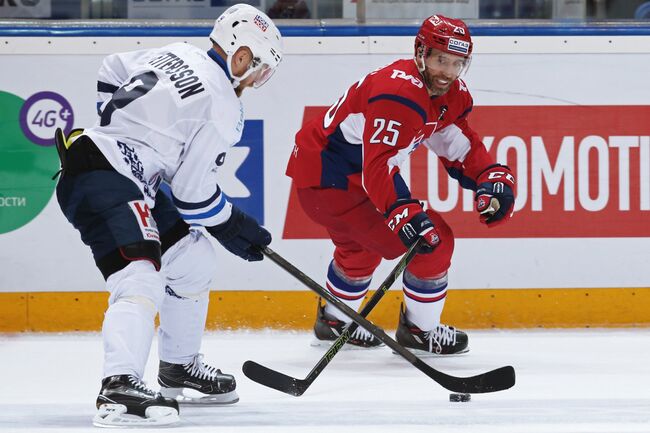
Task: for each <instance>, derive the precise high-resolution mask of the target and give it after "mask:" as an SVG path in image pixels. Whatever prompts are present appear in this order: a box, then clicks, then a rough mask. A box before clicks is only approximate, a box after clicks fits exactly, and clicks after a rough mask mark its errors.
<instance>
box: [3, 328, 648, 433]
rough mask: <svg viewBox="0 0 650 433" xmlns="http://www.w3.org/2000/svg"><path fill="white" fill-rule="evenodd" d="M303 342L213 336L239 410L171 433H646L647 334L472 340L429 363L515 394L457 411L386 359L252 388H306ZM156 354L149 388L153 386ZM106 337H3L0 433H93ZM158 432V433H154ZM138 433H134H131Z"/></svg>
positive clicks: (485, 398)
mask: <svg viewBox="0 0 650 433" xmlns="http://www.w3.org/2000/svg"><path fill="white" fill-rule="evenodd" d="M311 338H312V337H311V334H309V333H306V332H277V331H260V332H257V331H256V332H252V331H251V332H245V331H235V332H216V333H210V334H208V335H206V337H205V339H204V343H203V348H202V351H203V352H204V353H205V355H206V361H208V362H211V363H212V364H214V365H215V366H217V367H219V368H221V369H222V370H224V371H225V372H228V373H234V374H235V376H236V377H237V380H238V392H239V395H240V397H241V400H240V402H239V403H237V404H235V405H231V406H225V407H193V408H185V407H184V408H182V409H181V418H182V422H181V424H179V425H178V427H175V428H172V429H171V430H170V429H165V430H167V431H170V432H171V431H173V432H216V433H220V432H236V433H258V432H259V433H280V432H282V433H284V432H287V433H313V432H327V433H371V432H372V433H388V432H391V433H393V432H395V433H402V432H404V433H419V432H427V433H447V432H449V433H465V432H468V433H469V432H472V433H505V432H517V433H537V432H544V433H546V432H548V433H564V432H567V433H569V432H570V433H574V432H575V433H582V432H584V433H601V432H608V433H610V432H611V433H626V432H643V433H649V432H650V330H649V329H619V330H598V329H590V330H552V331H548V330H534V331H472V332H470V347H471V351H470V353H469V354H467V355H463V356H458V357H453V358H445V359H439V358H435V359H432V360H431V361H430V362H431V363H432V365H434V366H435V367H436V368H438V369H440V370H442V371H444V372H447V373H450V374H454V375H459V376H470V375H474V374H477V373H481V372H484V371H487V370H490V369H493V368H496V367H500V366H502V365H507V364H511V365H513V366H514V367H515V369H516V371H517V384H516V385H515V387H514V388H512V389H511V390H508V391H503V392H499V393H495V394H482V395H479V394H475V395H473V396H472V400H471V402H468V403H451V402H449V391H446V390H444V389H443V388H441V387H440V386H439V385H437V384H436V383H435V382H433V381H432V380H431V379H429V378H428V377H427V376H425V375H424V374H422V373H421V372H419V371H418V370H417V369H415V368H414V367H413V366H411V365H410V364H409V363H407V362H406V361H404V360H403V359H402V358H400V357H399V356H398V355H394V354H393V353H392V352H391V351H390V350H389V349H387V348H381V349H378V350H373V351H359V350H356V351H345V352H341V353H339V354H338V355H337V357H336V358H335V359H334V360H333V361H332V363H331V364H330V365H329V366H328V367H327V368H326V370H325V371H324V372H323V373H322V375H321V376H320V377H319V378H318V379H317V381H316V382H315V383H314V384H313V385H312V387H311V388H310V389H309V390H307V392H306V393H305V394H304V395H303V396H302V397H292V396H289V395H285V394H282V393H280V392H278V391H275V390H272V389H269V388H265V387H263V386H261V385H259V384H257V383H255V382H252V381H250V380H249V379H248V378H246V377H245V376H244V375H243V374H242V373H241V365H242V363H243V362H244V361H246V360H247V359H252V360H255V361H257V362H259V363H261V364H264V365H266V366H268V367H271V368H273V369H277V370H279V371H281V372H283V373H286V374H289V375H292V376H295V377H299V378H301V379H302V378H304V377H305V376H306V375H307V373H308V372H309V370H310V369H311V368H312V366H313V365H314V364H315V363H316V361H317V360H318V359H319V358H320V356H321V355H322V354H323V352H324V349H323V348H314V347H310V346H309V342H310V341H311ZM156 350H157V349H156V345H155V343H154V346H153V347H152V352H151V353H152V356H151V357H150V359H149V365H148V366H147V373H146V375H145V380H146V381H147V382H148V383H149V384H150V385H152V386H154V387H155V386H156V382H155V375H156V366H157V358H156V353H157V352H156ZM101 362H102V344H101V338H100V336H99V335H98V334H60V335H50V334H45V335H34V334H16V335H3V336H0V367H1V368H0V391H1V392H0V432H3V433H4V432H37V433H46V432H47V433H55V432H75V433H76V432H79V433H82V432H91V431H92V432H95V433H96V432H97V431H101V430H98V429H97V428H95V427H93V426H92V424H91V419H92V416H93V415H94V413H95V408H94V401H95V398H96V395H97V391H98V390H99V382H100V377H101ZM147 430H149V431H151V429H147ZM131 431H133V430H131Z"/></svg>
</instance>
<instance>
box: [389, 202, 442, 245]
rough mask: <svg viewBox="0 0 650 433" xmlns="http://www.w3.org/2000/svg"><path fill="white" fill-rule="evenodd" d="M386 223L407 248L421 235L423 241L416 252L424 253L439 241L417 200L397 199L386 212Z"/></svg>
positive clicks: (434, 229) (431, 223)
mask: <svg viewBox="0 0 650 433" xmlns="http://www.w3.org/2000/svg"><path fill="white" fill-rule="evenodd" d="M386 215H387V216H386V224H388V227H389V228H390V229H391V230H392V231H393V233H395V234H396V235H398V236H399V238H400V240H401V241H402V243H403V244H404V245H406V248H409V247H410V246H411V245H413V244H414V243H415V242H417V240H418V238H419V237H420V236H422V237H423V238H424V242H423V243H421V245H420V246H419V247H418V253H420V254H426V253H430V252H432V251H433V250H434V248H435V247H437V246H438V244H439V243H440V236H438V232H436V228H435V227H434V226H433V222H432V221H431V220H430V219H429V216H428V215H427V214H426V213H425V212H424V211H423V210H422V205H421V204H420V202H419V201H417V200H398V201H396V202H395V204H393V205H392V206H391V207H390V208H389V209H388V211H387V212H386Z"/></svg>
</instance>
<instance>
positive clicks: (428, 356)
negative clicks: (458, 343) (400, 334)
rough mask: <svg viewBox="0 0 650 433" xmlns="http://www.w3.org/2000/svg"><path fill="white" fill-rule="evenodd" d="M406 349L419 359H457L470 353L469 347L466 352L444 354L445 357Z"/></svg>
mask: <svg viewBox="0 0 650 433" xmlns="http://www.w3.org/2000/svg"><path fill="white" fill-rule="evenodd" d="M404 349H406V350H408V351H409V352H411V353H412V354H413V355H416V356H417V357H419V358H453V357H456V356H462V355H465V354H466V353H467V352H469V347H468V348H466V349H465V350H462V351H460V352H456V353H449V354H444V355H443V354H438V353H434V352H429V351H428V350H421V349H412V348H410V347H404ZM392 352H393V354H395V355H399V353H397V352H395V351H394V350H393V351H392Z"/></svg>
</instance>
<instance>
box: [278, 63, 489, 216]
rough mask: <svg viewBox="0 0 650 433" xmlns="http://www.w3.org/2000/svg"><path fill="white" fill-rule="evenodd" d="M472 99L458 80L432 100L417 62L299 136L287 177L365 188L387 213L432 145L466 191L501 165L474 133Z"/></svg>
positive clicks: (345, 101) (300, 183)
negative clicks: (417, 158) (407, 167)
mask: <svg viewBox="0 0 650 433" xmlns="http://www.w3.org/2000/svg"><path fill="white" fill-rule="evenodd" d="M472 106H473V101H472V97H471V95H470V94H469V91H468V90H467V87H466V86H465V83H464V82H463V81H462V80H460V79H458V80H456V81H455V82H454V83H452V85H451V88H450V89H449V91H448V92H447V93H446V94H444V95H442V96H438V97H431V96H429V94H428V92H427V89H426V87H425V85H424V83H423V82H422V80H421V76H420V73H419V72H418V69H417V67H416V65H415V62H414V61H413V60H412V59H404V60H398V61H396V62H394V63H392V64H390V65H388V66H385V67H383V68H381V69H378V70H376V71H374V72H371V73H370V74H368V75H366V76H365V77H364V78H362V79H361V80H360V81H359V82H357V83H355V84H353V85H352V87H350V88H349V89H348V90H347V91H346V92H345V93H344V94H343V96H341V98H340V99H339V100H338V101H337V102H336V103H335V104H334V105H332V106H331V107H330V108H329V110H327V112H326V113H325V114H324V115H323V116H320V117H317V118H315V119H313V120H311V121H310V122H308V123H307V124H306V125H304V126H303V128H302V129H301V130H300V131H298V133H297V134H296V145H295V147H294V149H293V153H292V155H291V158H290V160H289V165H288V167H287V175H288V176H290V177H292V178H293V179H294V182H295V184H296V186H297V187H298V188H305V187H314V186H317V187H323V188H338V189H347V188H348V186H349V184H350V183H352V184H356V185H359V186H361V187H362V188H364V190H365V191H366V193H367V194H368V196H369V198H370V200H371V201H372V202H373V204H374V205H375V207H376V208H377V209H378V210H379V211H380V212H382V213H384V212H386V210H387V209H388V208H389V207H390V206H391V205H392V204H394V203H395V201H396V200H398V199H409V198H411V193H410V191H409V189H408V187H407V186H406V183H405V182H404V180H403V179H402V177H401V175H400V173H399V167H400V165H401V163H402V162H404V161H405V160H406V159H407V158H408V157H409V155H410V154H411V153H412V152H413V151H414V150H415V149H416V148H417V146H419V145H420V144H424V145H425V146H426V147H427V148H428V149H429V150H431V151H432V152H434V153H435V154H436V155H437V156H438V157H439V158H440V160H441V161H442V163H443V164H444V166H445V167H446V169H447V171H448V173H449V174H450V175H451V176H452V177H454V178H456V179H458V180H459V181H460V183H461V185H462V186H463V187H464V188H470V189H476V183H475V180H476V177H477V176H478V174H480V172H481V171H483V170H484V169H485V168H487V167H488V166H490V165H491V164H494V160H493V159H492V158H491V157H490V156H489V155H488V153H487V151H486V149H485V146H484V145H483V143H482V142H481V140H480V139H479V137H478V135H477V134H476V133H475V132H474V131H473V130H472V129H471V128H470V127H469V126H468V124H467V115H468V114H469V112H470V111H471V110H472Z"/></svg>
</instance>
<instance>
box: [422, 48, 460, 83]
mask: <svg viewBox="0 0 650 433" xmlns="http://www.w3.org/2000/svg"><path fill="white" fill-rule="evenodd" d="M425 64H426V65H427V67H428V68H430V69H434V70H437V71H444V72H446V73H447V74H449V75H452V76H454V77H459V76H460V75H461V74H462V73H463V72H465V71H466V70H467V68H468V66H469V59H466V58H464V57H460V56H454V55H453V54H447V53H443V52H442V51H437V50H434V51H433V52H432V53H431V55H430V56H429V57H427V58H426V59H425Z"/></svg>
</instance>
